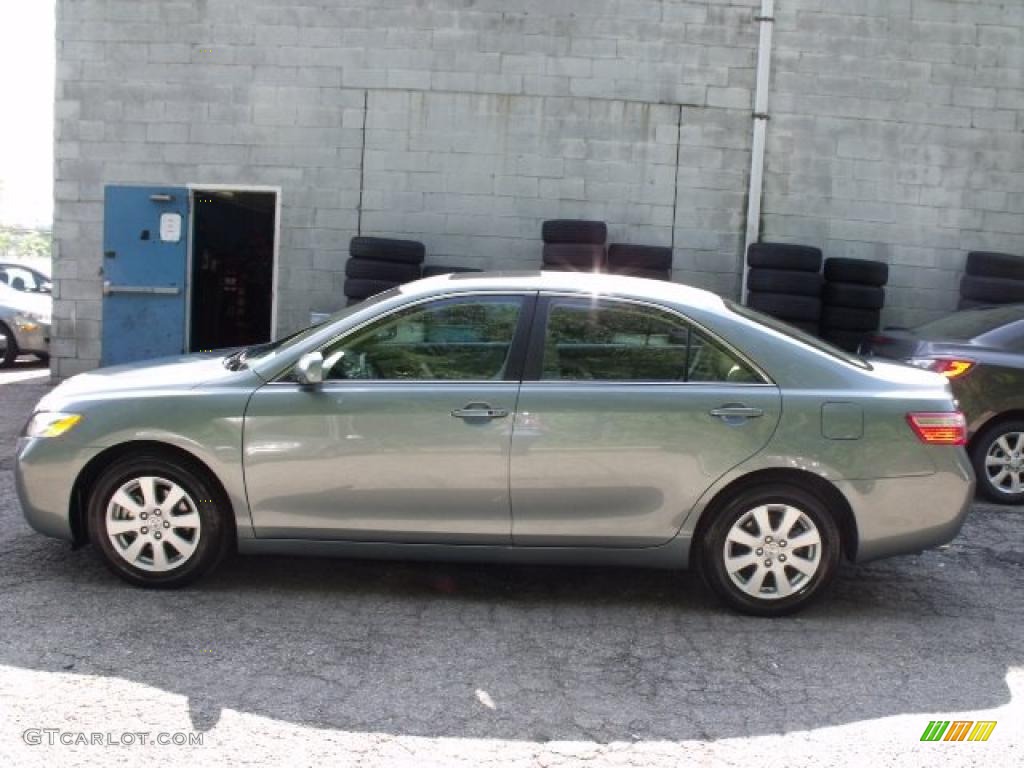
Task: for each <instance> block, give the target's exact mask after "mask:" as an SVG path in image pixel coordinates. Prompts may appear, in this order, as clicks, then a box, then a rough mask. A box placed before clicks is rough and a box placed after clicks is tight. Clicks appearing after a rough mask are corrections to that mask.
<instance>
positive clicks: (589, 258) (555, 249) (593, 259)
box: [542, 243, 605, 271]
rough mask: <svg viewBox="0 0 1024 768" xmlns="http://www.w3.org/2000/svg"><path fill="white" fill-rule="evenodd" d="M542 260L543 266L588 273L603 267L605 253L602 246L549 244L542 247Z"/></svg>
mask: <svg viewBox="0 0 1024 768" xmlns="http://www.w3.org/2000/svg"><path fill="white" fill-rule="evenodd" d="M542 258H543V262H544V265H545V266H552V267H575V268H576V269H578V270H581V271H590V270H594V269H600V268H602V267H603V266H604V258H605V253H604V246H603V245H583V244H579V243H554V244H551V243H549V244H546V245H545V246H544V253H543V257H542Z"/></svg>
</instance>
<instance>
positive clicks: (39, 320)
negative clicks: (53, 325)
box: [14, 312, 50, 333]
mask: <svg viewBox="0 0 1024 768" xmlns="http://www.w3.org/2000/svg"><path fill="white" fill-rule="evenodd" d="M14 324H15V325H16V326H18V328H20V329H21V330H23V331H25V332H26V333H31V332H32V331H35V330H37V329H38V328H39V327H40V326H41V325H49V324H50V318H48V317H45V316H43V315H37V314H36V313H34V312H19V313H18V314H16V315H15V316H14Z"/></svg>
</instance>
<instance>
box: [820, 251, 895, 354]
mask: <svg viewBox="0 0 1024 768" xmlns="http://www.w3.org/2000/svg"><path fill="white" fill-rule="evenodd" d="M888 281H889V265H888V264H883V263H882V262H880V261H868V260H865V259H826V260H825V289H824V291H822V299H823V302H824V303H823V306H822V310H821V337H822V338H823V339H825V340H826V341H830V342H832V343H833V344H835V345H836V346H837V347H839V348H841V349H845V350H847V351H849V352H856V351H857V350H858V349H859V348H860V345H861V344H862V343H863V342H864V341H865V339H866V338H867V337H869V336H871V334H873V333H875V332H876V331H878V329H879V328H880V327H881V318H882V307H883V306H884V305H885V284H886V283H887V282H888Z"/></svg>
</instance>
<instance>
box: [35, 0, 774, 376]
mask: <svg viewBox="0 0 1024 768" xmlns="http://www.w3.org/2000/svg"><path fill="white" fill-rule="evenodd" d="M755 5H756V0H736V2H719V1H717V0H716V1H714V2H704V0H700V1H696V2H662V1H661V0H560V2H557V3H537V2H533V1H532V0H503V2H492V1H491V0H482V1H481V2H478V3H474V4H467V3H465V2H463V1H462V0H429V1H427V2H422V3H393V4H384V3H365V2H355V1H354V0H351V1H347V0H335V2H317V3H312V2H304V1H303V0H281V1H280V2H277V3H274V4H267V3H261V4H254V3H250V2H243V0H204V1H202V2H157V0H146V1H143V0H130V1H127V0H126V1H122V2H118V1H117V0H104V1H101V0H60V2H59V3H58V27H57V36H58V60H59V71H58V82H57V160H56V169H55V175H56V196H57V200H56V213H55V218H56V222H55V273H56V276H57V291H56V297H55V298H56V300H55V307H54V314H55V318H56V325H55V333H54V342H53V361H54V372H55V374H56V375H57V376H59V377H63V376H67V375H70V374H73V373H76V372H78V371H81V370H85V369H88V368H91V367H94V366H95V365H96V364H97V362H98V359H99V354H100V316H101V289H100V287H101V280H102V278H101V274H100V269H101V266H102V259H101V250H102V247H101V237H102V231H101V229H102V217H103V211H102V195H103V186H104V185H105V184H110V183H166V184H170V183H176V184H184V183H189V182H192V183H219V184H230V183H238V184H271V185H280V186H281V187H282V206H283V207H282V227H281V274H280V283H279V286H280V294H279V301H280V313H279V318H280V322H279V328H278V331H279V332H282V333H283V332H286V331H289V330H291V329H293V328H296V327H298V326H300V325H302V324H304V323H305V321H306V320H307V318H308V315H309V312H310V310H330V309H333V308H336V307H337V306H339V305H340V304H341V303H342V302H343V297H342V296H341V284H342V282H343V277H342V275H341V273H342V270H343V269H344V263H345V260H346V259H347V256H348V254H347V246H348V240H349V238H350V237H352V235H354V234H356V232H357V231H358V230H361V231H362V232H363V233H364V234H375V235H385V236H411V237H417V238H422V239H423V240H425V241H426V242H427V244H428V247H429V251H430V259H431V260H432V261H434V262H437V263H454V264H470V265H474V266H484V267H491V268H502V267H527V266H536V265H538V264H539V259H540V243H539V233H540V221H541V220H542V219H544V218H548V217H551V216H559V215H564V216H595V217H600V218H605V219H607V220H608V221H609V224H610V228H611V233H612V236H613V237H614V238H616V239H621V240H627V241H634V242H653V243H665V244H671V243H673V241H674V242H675V245H676V262H677V266H678V269H677V277H678V278H679V279H687V280H689V281H691V282H694V283H698V284H701V285H706V286H707V287H710V288H715V289H718V290H723V291H726V292H732V291H735V290H736V273H737V270H738V264H739V261H738V259H739V252H740V250H741V244H740V240H739V231H740V229H741V224H742V210H741V209H742V202H743V198H744V195H745V183H746V182H745V178H746V168H747V166H748V164H749V155H748V145H749V137H748V134H749V130H748V123H749V114H748V113H749V110H750V104H751V88H752V84H753V66H754V56H755V45H756V35H757V30H756V25H755V24H754V23H753V22H752V16H753V8H754V6H755ZM364 105H365V106H366V107H367V108H366V109H365V110H364ZM677 159H678V161H679V162H678V164H677ZM361 180H362V181H361ZM361 185H362V186H363V188H362V189H360V187H361ZM360 192H362V196H361V199H362V210H361V211H360V210H359V201H360Z"/></svg>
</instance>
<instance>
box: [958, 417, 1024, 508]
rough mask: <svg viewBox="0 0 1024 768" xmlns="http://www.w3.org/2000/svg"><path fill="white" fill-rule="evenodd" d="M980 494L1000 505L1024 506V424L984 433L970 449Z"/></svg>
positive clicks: (998, 426)
mask: <svg viewBox="0 0 1024 768" xmlns="http://www.w3.org/2000/svg"><path fill="white" fill-rule="evenodd" d="M970 453H971V463H973V464H974V473H975V474H976V475H977V477H978V490H979V491H981V493H982V495H983V496H984V497H985V498H987V499H989V500H990V501H994V502H996V503H997V504H1024V421H1003V422H1000V423H998V424H993V425H992V426H991V427H988V428H986V429H984V430H982V431H981V433H980V434H978V435H977V436H976V437H975V438H974V440H972V441H971V447H970Z"/></svg>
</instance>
